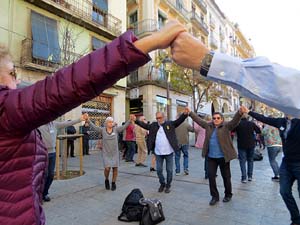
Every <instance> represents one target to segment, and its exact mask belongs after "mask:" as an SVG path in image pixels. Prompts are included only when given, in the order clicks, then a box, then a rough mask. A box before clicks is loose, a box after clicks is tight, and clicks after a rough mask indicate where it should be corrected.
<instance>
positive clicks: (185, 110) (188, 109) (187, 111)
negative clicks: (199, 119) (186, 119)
mask: <svg viewBox="0 0 300 225" xmlns="http://www.w3.org/2000/svg"><path fill="white" fill-rule="evenodd" d="M190 112H191V109H190V108H189V107H185V108H184V112H183V113H184V114H185V115H187V114H189V113H190Z"/></svg>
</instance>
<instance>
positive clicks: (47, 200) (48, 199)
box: [43, 195, 51, 202]
mask: <svg viewBox="0 0 300 225" xmlns="http://www.w3.org/2000/svg"><path fill="white" fill-rule="evenodd" d="M43 201H44V202H50V201H51V198H50V197H49V196H48V195H46V196H44V197H43Z"/></svg>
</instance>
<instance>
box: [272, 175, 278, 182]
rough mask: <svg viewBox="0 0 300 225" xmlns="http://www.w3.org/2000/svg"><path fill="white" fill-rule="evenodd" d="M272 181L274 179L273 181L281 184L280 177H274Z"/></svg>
mask: <svg viewBox="0 0 300 225" xmlns="http://www.w3.org/2000/svg"><path fill="white" fill-rule="evenodd" d="M271 179H272V181H277V182H279V177H278V176H275V177H272V178H271Z"/></svg>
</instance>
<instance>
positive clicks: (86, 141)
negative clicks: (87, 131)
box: [82, 137, 90, 155]
mask: <svg viewBox="0 0 300 225" xmlns="http://www.w3.org/2000/svg"><path fill="white" fill-rule="evenodd" d="M82 147H83V155H89V154H90V153H89V150H90V147H89V138H86V137H83V146H82Z"/></svg>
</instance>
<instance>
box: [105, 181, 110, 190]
mask: <svg viewBox="0 0 300 225" xmlns="http://www.w3.org/2000/svg"><path fill="white" fill-rule="evenodd" d="M105 189H106V190H109V189H110V185H109V180H105Z"/></svg>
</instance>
